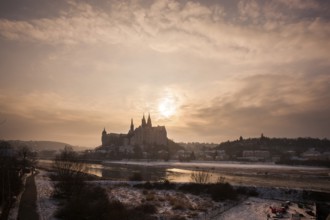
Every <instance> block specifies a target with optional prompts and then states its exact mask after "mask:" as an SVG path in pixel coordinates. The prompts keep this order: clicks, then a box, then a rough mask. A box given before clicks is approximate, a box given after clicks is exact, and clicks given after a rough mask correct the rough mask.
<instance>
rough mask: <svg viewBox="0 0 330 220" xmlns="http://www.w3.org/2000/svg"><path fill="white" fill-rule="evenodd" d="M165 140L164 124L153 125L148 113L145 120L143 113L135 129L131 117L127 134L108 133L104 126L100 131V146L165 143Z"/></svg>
mask: <svg viewBox="0 0 330 220" xmlns="http://www.w3.org/2000/svg"><path fill="white" fill-rule="evenodd" d="M167 140H168V139H167V132H166V128H165V126H157V127H153V126H152V122H151V118H150V114H149V115H148V119H147V121H146V119H145V117H144V115H143V118H142V123H141V125H140V126H139V127H137V128H135V129H134V124H133V119H131V126H130V129H129V131H128V133H127V134H117V133H109V134H108V133H107V132H106V130H105V128H104V130H103V132H102V147H106V146H108V147H111V146H135V145H138V146H145V145H167Z"/></svg>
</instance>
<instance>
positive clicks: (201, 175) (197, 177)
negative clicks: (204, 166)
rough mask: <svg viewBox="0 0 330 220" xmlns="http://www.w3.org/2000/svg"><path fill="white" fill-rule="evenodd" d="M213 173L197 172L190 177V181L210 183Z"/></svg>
mask: <svg viewBox="0 0 330 220" xmlns="http://www.w3.org/2000/svg"><path fill="white" fill-rule="evenodd" d="M211 176H212V175H211V173H210V172H207V171H196V172H192V173H191V175H190V179H191V181H192V182H194V183H201V184H206V183H209V182H210V178H211Z"/></svg>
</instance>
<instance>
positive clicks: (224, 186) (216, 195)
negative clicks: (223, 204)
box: [179, 183, 237, 201]
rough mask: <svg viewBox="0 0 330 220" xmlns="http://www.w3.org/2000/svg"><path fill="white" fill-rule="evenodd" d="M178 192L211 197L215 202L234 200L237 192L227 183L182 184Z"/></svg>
mask: <svg viewBox="0 0 330 220" xmlns="http://www.w3.org/2000/svg"><path fill="white" fill-rule="evenodd" d="M179 190H181V191H184V192H188V193H192V194H195V195H200V194H208V195H211V197H212V199H213V200H215V201H221V200H226V199H230V200H235V199H237V192H236V191H235V189H234V188H233V187H232V186H231V185H230V184H229V183H212V184H197V183H190V184H184V185H182V186H180V187H179Z"/></svg>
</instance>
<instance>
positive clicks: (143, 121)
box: [142, 114, 147, 128]
mask: <svg viewBox="0 0 330 220" xmlns="http://www.w3.org/2000/svg"><path fill="white" fill-rule="evenodd" d="M146 125H147V122H146V118H145V117H144V114H143V118H142V127H143V128H144V127H146Z"/></svg>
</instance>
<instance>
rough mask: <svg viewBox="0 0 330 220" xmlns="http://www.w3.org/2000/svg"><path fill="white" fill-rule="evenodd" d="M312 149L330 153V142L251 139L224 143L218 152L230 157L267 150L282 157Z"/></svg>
mask: <svg viewBox="0 0 330 220" xmlns="http://www.w3.org/2000/svg"><path fill="white" fill-rule="evenodd" d="M310 148H314V149H315V150H316V151H318V152H320V153H323V152H330V140H328V139H317V138H295V139H289V138H269V137H264V136H262V137H260V138H249V139H243V138H240V139H239V140H235V141H227V142H223V143H221V144H220V145H218V146H217V147H216V149H218V150H225V151H226V153H227V154H229V155H237V156H239V155H241V154H242V151H244V150H267V151H270V153H272V154H274V155H275V154H278V155H281V154H283V153H285V152H288V151H295V152H296V153H297V154H301V153H303V152H305V151H307V150H308V149H310Z"/></svg>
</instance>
